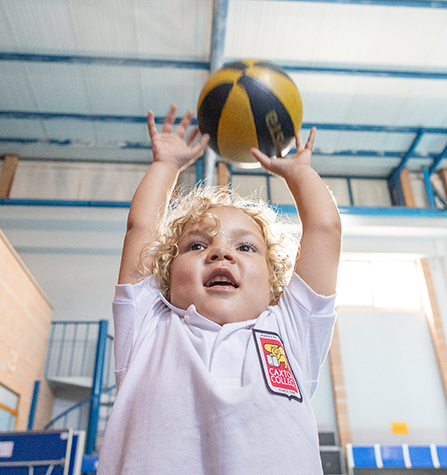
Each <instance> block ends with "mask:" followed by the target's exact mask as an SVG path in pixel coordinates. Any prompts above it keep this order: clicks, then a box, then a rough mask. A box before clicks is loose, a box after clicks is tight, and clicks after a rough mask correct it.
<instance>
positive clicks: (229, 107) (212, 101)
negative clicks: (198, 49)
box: [197, 59, 303, 167]
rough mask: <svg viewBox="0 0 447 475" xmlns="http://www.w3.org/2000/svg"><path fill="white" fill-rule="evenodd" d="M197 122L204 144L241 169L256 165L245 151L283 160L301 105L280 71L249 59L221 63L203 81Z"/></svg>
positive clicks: (297, 124)
mask: <svg viewBox="0 0 447 475" xmlns="http://www.w3.org/2000/svg"><path fill="white" fill-rule="evenodd" d="M197 121H198V125H199V130H200V132H201V133H202V134H209V135H210V141H209V146H210V147H211V148H212V149H213V150H214V151H215V152H216V153H217V154H218V155H220V156H221V157H223V158H226V159H228V160H230V161H233V162H237V163H238V164H239V165H240V166H243V167H254V166H255V167H256V166H259V163H258V162H257V160H256V159H255V158H254V157H253V156H252V155H251V154H250V148H251V147H257V148H259V150H261V152H264V153H265V154H266V155H268V156H270V157H273V156H277V157H284V156H285V155H286V154H287V152H288V151H289V150H290V149H291V147H292V146H293V144H294V137H295V135H296V133H297V132H298V131H299V130H300V128H301V124H302V121H303V103H302V101H301V96H300V93H299V91H298V88H297V87H296V85H295V83H294V82H293V81H292V79H291V78H290V77H289V76H288V75H287V74H286V73H285V71H284V70H283V69H281V68H280V67H278V66H276V65H274V64H272V63H269V62H266V61H259V60H255V59H244V60H240V61H236V62H232V63H228V64H226V65H224V66H223V67H222V68H221V69H219V70H218V71H217V72H215V73H214V74H213V75H211V76H210V78H209V79H208V81H207V82H206V83H205V85H204V87H203V89H202V92H201V94H200V97H199V101H198V104H197Z"/></svg>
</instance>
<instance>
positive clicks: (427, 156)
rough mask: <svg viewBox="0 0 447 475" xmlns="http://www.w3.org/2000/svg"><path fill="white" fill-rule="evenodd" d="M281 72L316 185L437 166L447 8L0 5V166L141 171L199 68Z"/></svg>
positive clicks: (340, 1)
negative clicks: (312, 143)
mask: <svg viewBox="0 0 447 475" xmlns="http://www.w3.org/2000/svg"><path fill="white" fill-rule="evenodd" d="M240 58H259V59H262V60H269V61H272V62H274V63H276V64H277V65H279V66H282V67H283V68H284V69H286V71H287V72H288V74H289V75H290V76H291V77H292V79H293V80H294V81H295V83H296V84H297V86H298V88H299V90H300V92H301V96H302V99H303V103H304V123H303V128H302V134H303V136H304V137H306V136H307V134H308V131H309V129H310V127H311V126H313V125H315V126H317V129H318V132H317V143H316V150H315V154H314V166H315V168H316V169H317V170H318V171H319V172H320V173H321V174H322V175H327V176H334V175H335V176H341V177H353V176H368V177H388V176H389V175H390V174H391V173H392V172H393V170H394V169H396V168H398V169H400V168H403V167H404V166H405V167H408V168H409V169H410V170H413V171H422V170H423V169H426V170H429V172H430V173H434V172H435V171H436V170H437V169H438V168H441V167H445V166H447V163H446V162H447V0H437V1H431V0H406V1H403V0H369V1H367V0H307V1H302V0H289V1H287V0H215V1H211V0H94V1H92V0H0V156H2V155H17V156H18V157H19V159H21V160H35V159H45V160H56V161H78V162H83V161H85V162H89V163H91V162H98V163H104V164H105V163H117V162H118V163H147V162H150V160H151V149H150V142H149V139H148V134H147V130H146V125H145V120H146V112H147V110H148V109H152V110H153V111H154V113H155V115H156V117H157V118H159V120H160V121H161V120H162V118H163V117H164V115H165V113H166V112H167V110H168V108H169V104H170V103H176V104H177V105H178V106H179V113H184V112H185V111H186V110H187V109H192V110H194V111H195V110H196V104H197V99H198V97H199V94H200V91H201V88H202V86H203V84H204V83H205V81H206V79H207V78H208V77H209V74H210V71H214V70H216V69H218V68H219V67H220V66H221V65H222V64H223V63H226V62H229V61H232V60H235V59H240Z"/></svg>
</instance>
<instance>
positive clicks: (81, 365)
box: [45, 321, 114, 387]
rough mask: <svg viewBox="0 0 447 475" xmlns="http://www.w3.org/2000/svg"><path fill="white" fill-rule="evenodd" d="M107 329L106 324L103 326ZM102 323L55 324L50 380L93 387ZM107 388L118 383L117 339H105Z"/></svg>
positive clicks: (49, 355) (47, 372)
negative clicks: (115, 373)
mask: <svg viewBox="0 0 447 475" xmlns="http://www.w3.org/2000/svg"><path fill="white" fill-rule="evenodd" d="M103 325H104V324H103ZM100 328H101V322H85V321H55V322H52V325H51V333H50V338H49V343H48V350H47V359H46V364H45V377H46V378H47V379H49V380H58V379H64V380H66V381H67V378H71V379H72V380H73V381H74V382H75V384H76V382H77V383H81V382H84V384H85V385H86V386H88V387H90V386H91V385H92V383H93V377H94V371H95V367H96V365H95V359H96V351H97V344H98V337H99V335H100ZM103 338H105V341H106V343H105V344H106V347H105V349H104V351H105V361H104V363H105V367H104V382H103V387H109V386H111V385H112V384H113V383H114V374H113V369H114V368H113V337H112V336H110V335H107V334H106V335H105V337H104V336H103Z"/></svg>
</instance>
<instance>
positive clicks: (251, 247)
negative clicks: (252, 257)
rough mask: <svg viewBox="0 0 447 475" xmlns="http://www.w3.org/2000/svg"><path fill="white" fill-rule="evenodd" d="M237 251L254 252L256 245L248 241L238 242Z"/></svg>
mask: <svg viewBox="0 0 447 475" xmlns="http://www.w3.org/2000/svg"><path fill="white" fill-rule="evenodd" d="M237 250H238V251H241V252H256V247H255V246H254V245H253V244H250V243H244V244H239V246H238V247H237Z"/></svg>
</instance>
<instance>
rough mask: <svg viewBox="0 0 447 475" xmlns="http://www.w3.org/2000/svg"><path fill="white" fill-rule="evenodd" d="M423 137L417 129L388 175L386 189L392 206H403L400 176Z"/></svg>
mask: <svg viewBox="0 0 447 475" xmlns="http://www.w3.org/2000/svg"><path fill="white" fill-rule="evenodd" d="M423 135H424V132H423V131H422V130H420V129H419V130H418V132H417V134H416V136H415V137H414V139H413V142H412V143H411V145H410V147H409V148H408V150H407V151H406V152H405V154H404V156H403V157H402V159H401V161H400V163H399V165H398V166H397V167H396V168H395V169H394V170H393V171H392V172H391V173H390V175H389V177H388V188H389V190H390V195H391V198H392V200H393V203H394V204H398V205H400V206H405V197H404V194H403V191H402V185H401V183H400V174H401V172H402V170H403V169H404V168H405V165H406V164H407V162H408V160H409V159H410V158H411V157H412V156H413V155H414V152H415V150H416V147H417V146H418V144H419V142H420V140H421V138H422V136H423Z"/></svg>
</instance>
